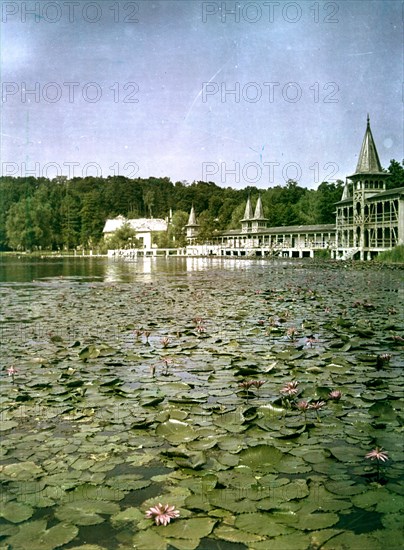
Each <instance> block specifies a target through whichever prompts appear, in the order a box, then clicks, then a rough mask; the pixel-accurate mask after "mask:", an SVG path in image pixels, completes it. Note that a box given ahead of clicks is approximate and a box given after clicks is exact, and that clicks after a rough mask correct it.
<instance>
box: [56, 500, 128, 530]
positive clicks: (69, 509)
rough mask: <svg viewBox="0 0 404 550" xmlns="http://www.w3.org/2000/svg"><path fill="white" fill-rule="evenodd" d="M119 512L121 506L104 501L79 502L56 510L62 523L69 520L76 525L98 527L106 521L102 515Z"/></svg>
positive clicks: (64, 505)
mask: <svg viewBox="0 0 404 550" xmlns="http://www.w3.org/2000/svg"><path fill="white" fill-rule="evenodd" d="M118 512H119V506H118V505H117V504H115V503H113V502H105V501H102V500H77V501H74V502H70V503H68V504H63V505H62V506H60V507H59V508H57V509H56V511H55V515H56V517H57V518H58V519H60V520H61V521H67V520H69V521H70V522H71V523H74V524H76V525H97V524H98V523H102V522H103V521H105V518H104V517H102V516H101V515H100V514H102V515H113V514H117V513H118Z"/></svg>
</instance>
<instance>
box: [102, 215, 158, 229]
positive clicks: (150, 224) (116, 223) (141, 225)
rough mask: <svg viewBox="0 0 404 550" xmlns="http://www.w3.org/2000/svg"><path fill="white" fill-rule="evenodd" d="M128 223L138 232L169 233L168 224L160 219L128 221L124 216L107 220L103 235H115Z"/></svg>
mask: <svg viewBox="0 0 404 550" xmlns="http://www.w3.org/2000/svg"><path fill="white" fill-rule="evenodd" d="M125 222H127V223H129V225H130V226H131V228H132V229H134V230H135V231H138V232H142V231H145V232H148V231H167V222H166V221H165V220H162V219H160V218H137V219H135V220H127V219H125V218H124V217H123V216H118V217H117V218H114V219H110V220H107V221H106V222H105V225H104V229H103V230H102V232H103V233H113V232H114V231H116V230H117V229H119V228H120V227H122V225H123V224H124V223H125Z"/></svg>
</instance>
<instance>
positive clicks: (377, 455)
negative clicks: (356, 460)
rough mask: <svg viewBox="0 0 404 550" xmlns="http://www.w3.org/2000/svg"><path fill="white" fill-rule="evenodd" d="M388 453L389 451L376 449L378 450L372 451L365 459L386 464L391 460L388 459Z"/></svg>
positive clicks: (380, 448)
mask: <svg viewBox="0 0 404 550" xmlns="http://www.w3.org/2000/svg"><path fill="white" fill-rule="evenodd" d="M388 454H389V453H388V452H387V451H383V450H382V447H376V449H373V450H372V451H370V453H368V454H367V455H366V456H365V458H370V460H377V461H379V460H381V461H382V462H386V461H387V460H389V457H388Z"/></svg>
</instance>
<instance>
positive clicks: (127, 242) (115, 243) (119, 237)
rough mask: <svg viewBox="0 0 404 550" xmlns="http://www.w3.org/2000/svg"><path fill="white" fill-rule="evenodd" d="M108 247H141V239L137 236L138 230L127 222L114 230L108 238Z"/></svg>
mask: <svg viewBox="0 0 404 550" xmlns="http://www.w3.org/2000/svg"><path fill="white" fill-rule="evenodd" d="M106 244H107V245H108V248H110V249H117V248H140V241H139V239H137V238H136V231H135V230H134V229H132V227H131V226H130V224H129V222H125V223H124V224H122V225H121V227H120V228H119V229H117V230H116V231H114V232H113V233H112V235H111V237H110V238H109V239H108V241H107V243H106Z"/></svg>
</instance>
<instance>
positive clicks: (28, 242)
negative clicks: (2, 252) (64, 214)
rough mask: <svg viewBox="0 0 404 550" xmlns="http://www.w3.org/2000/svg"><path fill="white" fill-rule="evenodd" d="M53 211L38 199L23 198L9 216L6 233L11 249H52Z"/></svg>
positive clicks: (11, 208) (10, 210) (13, 206)
mask: <svg viewBox="0 0 404 550" xmlns="http://www.w3.org/2000/svg"><path fill="white" fill-rule="evenodd" d="M51 228H52V209H51V207H50V205H49V204H47V203H45V204H42V203H41V202H40V200H39V198H38V197H32V198H30V197H28V198H23V199H21V200H20V201H18V202H17V203H15V204H13V205H12V206H11V207H10V209H9V211H8V216H7V222H6V232H7V240H8V245H9V246H10V248H12V249H14V250H29V251H31V250H34V249H37V248H41V249H42V248H43V249H45V248H50V246H51V243H52V233H51Z"/></svg>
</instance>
